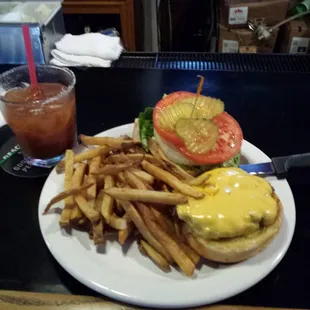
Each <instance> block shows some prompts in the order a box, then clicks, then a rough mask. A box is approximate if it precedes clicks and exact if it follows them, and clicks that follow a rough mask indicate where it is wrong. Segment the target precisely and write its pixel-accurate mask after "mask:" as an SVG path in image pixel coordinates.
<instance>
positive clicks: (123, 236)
mask: <svg viewBox="0 0 310 310" xmlns="http://www.w3.org/2000/svg"><path fill="white" fill-rule="evenodd" d="M123 219H124V220H125V221H126V222H127V228H125V229H124V230H120V231H119V232H118V242H119V243H120V244H121V245H124V244H125V242H126V240H127V238H128V237H129V236H130V234H131V233H132V231H133V229H134V225H133V222H132V220H131V219H130V217H129V215H128V214H127V213H125V215H124V216H123Z"/></svg>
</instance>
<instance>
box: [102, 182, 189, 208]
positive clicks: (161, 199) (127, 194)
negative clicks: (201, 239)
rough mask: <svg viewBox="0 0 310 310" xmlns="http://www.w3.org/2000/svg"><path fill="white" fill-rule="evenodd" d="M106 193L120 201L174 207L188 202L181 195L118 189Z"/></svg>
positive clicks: (108, 190)
mask: <svg viewBox="0 0 310 310" xmlns="http://www.w3.org/2000/svg"><path fill="white" fill-rule="evenodd" d="M105 193H106V194H107V195H109V196H112V197H114V198H116V199H119V200H129V201H143V202H152V203H159V204H165V205H174V206H175V205H177V204H184V203H186V202H187V197H186V196H184V195H182V194H179V193H166V192H158V191H151V190H140V189H127V188H117V187H113V188H110V189H107V190H105Z"/></svg>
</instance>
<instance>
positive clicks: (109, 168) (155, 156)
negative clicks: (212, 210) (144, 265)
mask: <svg viewBox="0 0 310 310" xmlns="http://www.w3.org/2000/svg"><path fill="white" fill-rule="evenodd" d="M80 140H81V142H82V143H83V144H84V145H85V146H87V147H88V148H87V149H86V151H84V152H82V153H79V154H74V152H73V151H72V150H67V151H66V154H65V158H64V160H63V161H61V162H60V163H59V164H58V165H57V166H56V171H57V173H64V191H63V192H62V193H60V194H59V195H57V196H56V197H54V198H53V199H52V200H51V201H50V203H49V204H48V205H47V207H46V209H45V211H44V214H47V213H48V212H49V209H50V208H51V207H52V206H53V205H54V204H55V203H57V202H59V201H61V200H64V208H63V209H62V212H61V215H60V220H59V224H60V226H61V227H66V228H74V229H80V230H84V231H87V232H88V233H89V236H90V239H92V240H93V242H94V244H95V245H97V244H102V243H104V242H105V234H106V233H107V232H111V230H113V231H115V232H116V233H117V234H118V241H119V243H120V244H121V245H124V243H125V242H126V240H127V239H128V237H129V236H130V235H132V236H137V238H138V246H139V249H140V251H141V252H142V253H143V254H145V255H147V256H149V257H150V258H151V259H152V260H153V261H154V262H155V263H156V264H157V265H158V266H159V267H160V268H161V269H162V270H164V271H169V270H170V268H171V266H172V265H178V266H179V268H180V270H181V271H182V272H183V273H184V274H185V275H187V276H192V275H193V273H194V270H195V266H196V265H197V263H198V261H199V259H200V256H199V255H198V254H197V253H196V252H195V251H194V250H193V249H192V248H191V247H190V246H189V245H188V244H187V243H186V242H185V239H184V237H183V236H182V229H181V221H180V220H179V219H178V217H177V215H176V212H175V206H176V205H178V204H184V203H186V202H187V200H188V197H194V198H196V199H199V198H202V197H203V196H204V194H203V193H202V192H200V191H198V190H197V189H195V188H194V187H193V185H200V184H202V183H203V182H205V181H206V176H205V175H201V176H200V177H194V176H192V175H191V174H189V173H188V172H186V171H185V170H183V169H182V168H180V167H179V166H177V165H175V164H174V163H173V162H171V161H169V160H168V158H166V157H165V155H164V154H163V153H162V152H161V150H160V148H159V146H158V144H157V143H156V142H155V141H154V140H150V141H149V148H150V153H146V152H145V151H144V149H143V148H142V147H141V143H140V142H137V141H134V140H132V139H131V138H129V137H128V136H123V137H120V138H111V137H91V136H85V135H81V136H80Z"/></svg>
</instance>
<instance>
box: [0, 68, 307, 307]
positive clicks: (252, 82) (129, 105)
mask: <svg viewBox="0 0 310 310" xmlns="http://www.w3.org/2000/svg"><path fill="white" fill-rule="evenodd" d="M5 69H6V67H1V66H0V72H1V71H4V70H5ZM75 73H76V76H77V85H76V94H77V120H78V131H79V133H84V134H91V135H92V134H96V133H98V132H101V131H103V130H106V129H108V128H111V127H114V126H118V125H121V124H125V123H130V122H132V121H133V119H134V118H135V117H136V116H137V114H138V113H139V112H140V111H141V110H142V109H143V108H144V107H146V106H153V105H154V104H155V103H156V102H157V101H158V100H159V99H160V98H161V96H162V94H163V93H169V92H172V91H177V90H187V91H195V89H196V85H197V78H196V75H197V74H201V73H202V72H201V71H199V72H195V71H162V70H143V69H141V70H140V69H132V70H128V69H105V70H102V69H95V68H93V69H88V70H80V69H76V70H75ZM204 76H205V79H206V84H205V85H206V86H205V88H204V93H205V94H208V95H210V96H215V97H218V98H221V99H222V100H224V102H225V104H226V110H227V111H228V112H229V113H230V114H232V115H233V116H234V117H235V118H236V119H237V120H238V121H239V123H240V125H241V127H242V129H243V131H244V137H245V139H247V140H248V141H250V142H251V143H253V144H254V145H256V146H257V147H259V148H260V149H262V150H263V151H264V152H265V153H267V154H268V155H269V156H270V157H273V156H280V155H288V154H294V153H302V152H309V150H310V143H309V142H308V141H309V135H310V105H309V102H310V87H309V85H310V75H309V74H295V73H285V74H284V73H281V74H280V73H279V74H278V73H242V72H240V73H233V72H205V73H204ZM11 135H12V133H11V131H10V130H9V128H8V127H7V126H5V127H2V128H1V129H0V145H1V144H3V143H4V142H5V141H6V140H7V139H8V137H9V136H11ZM309 176H310V170H304V171H302V173H301V171H293V172H292V173H290V176H289V179H288V181H289V183H290V185H291V187H292V190H293V193H294V197H295V201H296V208H297V226H296V230H295V235H294V238H293V241H292V244H291V246H290V248H289V250H288V252H287V254H286V255H285V257H284V259H283V260H282V262H281V263H280V264H279V265H278V266H277V267H276V268H275V270H274V271H272V272H271V274H269V275H268V276H267V277H266V278H265V279H264V280H262V281H261V282H260V283H258V284H257V285H255V286H254V287H252V288H250V289H249V290H247V291H245V292H244V293H241V294H239V295H237V296H235V297H233V298H230V299H228V300H225V301H224V302H223V303H225V304H242V305H252V306H274V307H281V308H282V307H292V308H310V298H309V289H310V284H309V279H310V264H309V256H310V250H309V247H310V195H309V188H310V177H309ZM44 182H45V178H40V179H22V178H17V177H13V176H11V175H9V174H7V173H6V172H4V171H3V170H2V169H0V184H1V191H0V193H1V194H0V203H1V217H0V218H1V225H0V243H1V251H0V253H1V256H0V257H1V260H0V262H1V264H0V289H8V290H25V291H38V292H57V293H71V294H86V295H95V294H96V293H94V292H92V291H91V290H89V289H88V288H86V287H85V286H83V285H82V284H80V283H79V282H78V281H76V280H75V279H74V278H72V277H71V276H70V275H69V274H68V273H67V272H66V271H65V270H64V269H63V268H62V267H61V266H60V265H59V264H58V263H57V262H56V261H55V260H54V258H53V257H52V256H51V254H50V253H49V251H48V249H47V247H46V246H45V243H44V241H43V239H42V237H41V233H40V229H39V223H38V216H37V213H38V212H37V207H38V200H39V196H40V192H41V188H42V186H43V184H44Z"/></svg>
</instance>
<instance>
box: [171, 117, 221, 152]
mask: <svg viewBox="0 0 310 310" xmlns="http://www.w3.org/2000/svg"><path fill="white" fill-rule="evenodd" d="M175 129H176V133H177V135H178V136H179V137H180V138H182V139H183V140H184V143H185V146H186V148H187V150H188V151H189V152H191V153H194V154H205V153H208V152H209V151H210V150H211V149H212V148H213V147H214V146H215V145H216V141H217V139H218V137H219V129H218V127H217V125H216V124H215V123H214V122H213V121H212V120H208V119H201V118H196V119H194V118H191V119H184V118H182V119H179V120H178V121H177V123H176V125H175Z"/></svg>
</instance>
